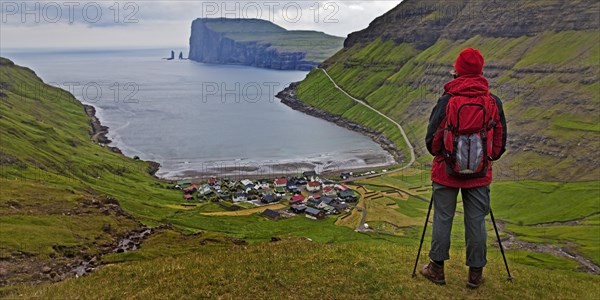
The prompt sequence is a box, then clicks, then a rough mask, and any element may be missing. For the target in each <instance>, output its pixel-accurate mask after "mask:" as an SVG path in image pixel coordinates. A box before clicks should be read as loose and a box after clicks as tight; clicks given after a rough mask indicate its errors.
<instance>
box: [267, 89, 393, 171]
mask: <svg viewBox="0 0 600 300" xmlns="http://www.w3.org/2000/svg"><path fill="white" fill-rule="evenodd" d="M298 84H299V82H293V83H291V84H290V85H289V86H288V87H286V88H285V89H284V90H283V91H281V92H279V93H277V95H276V97H277V98H279V99H280V100H281V103H283V104H285V105H287V106H289V107H290V108H292V109H294V110H297V111H301V112H303V113H305V114H307V115H310V116H313V117H317V118H320V119H323V120H326V121H329V122H332V123H335V124H336V125H338V126H341V127H344V128H346V129H349V130H352V131H356V132H358V133H361V134H363V135H366V136H368V137H369V138H371V139H372V140H373V141H374V142H376V143H377V144H379V145H380V146H381V148H383V150H385V151H387V152H388V153H390V154H391V155H392V156H393V157H394V160H396V161H397V162H398V161H404V153H403V152H402V151H401V150H400V149H398V148H397V147H396V145H394V143H393V142H392V141H391V140H389V139H388V138H387V137H385V136H384V135H383V134H382V133H381V132H378V131H376V130H373V129H371V128H368V127H366V126H363V125H361V124H358V123H356V122H352V121H350V120H348V119H346V118H344V117H341V116H338V115H334V114H332V113H329V112H326V111H323V110H320V109H318V108H315V107H312V106H310V105H307V104H306V103H304V102H302V101H300V100H298V98H297V97H296V88H297V87H298Z"/></svg>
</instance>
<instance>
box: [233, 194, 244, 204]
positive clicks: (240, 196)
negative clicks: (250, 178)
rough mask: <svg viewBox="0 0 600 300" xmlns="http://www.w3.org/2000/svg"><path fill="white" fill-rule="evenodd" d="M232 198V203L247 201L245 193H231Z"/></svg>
mask: <svg viewBox="0 0 600 300" xmlns="http://www.w3.org/2000/svg"><path fill="white" fill-rule="evenodd" d="M232 200H233V202H234V203H237V202H246V201H248V196H247V195H246V193H235V194H233V198H232Z"/></svg>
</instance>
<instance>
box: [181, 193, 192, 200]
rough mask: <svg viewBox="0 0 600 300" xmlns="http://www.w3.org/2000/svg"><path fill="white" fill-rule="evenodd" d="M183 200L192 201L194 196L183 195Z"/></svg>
mask: <svg viewBox="0 0 600 300" xmlns="http://www.w3.org/2000/svg"><path fill="white" fill-rule="evenodd" d="M183 198H184V199H185V200H194V196H192V195H190V194H185V195H183Z"/></svg>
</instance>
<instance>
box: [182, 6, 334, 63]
mask: <svg viewBox="0 0 600 300" xmlns="http://www.w3.org/2000/svg"><path fill="white" fill-rule="evenodd" d="M341 46H342V38H339V37H334V36H330V35H326V34H324V33H321V32H315V31H288V30H285V29H284V28H282V27H279V26H277V25H275V24H273V23H271V22H268V21H264V20H259V19H206V18H204V19H196V20H194V21H193V22H192V34H191V36H190V52H189V59H191V60H194V61H198V62H204V63H214V64H239V65H247V66H254V67H260V68H269V69H277V70H310V69H312V68H313V67H315V66H317V65H318V64H319V63H320V62H321V61H322V60H324V59H325V58H327V57H328V56H330V55H332V54H333V53H335V52H336V51H337V50H339V49H340V48H341Z"/></svg>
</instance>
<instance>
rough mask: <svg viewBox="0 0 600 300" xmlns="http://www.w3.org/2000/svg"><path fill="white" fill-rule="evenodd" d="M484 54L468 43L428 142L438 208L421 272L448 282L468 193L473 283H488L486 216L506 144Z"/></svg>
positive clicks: (440, 103)
mask: <svg viewBox="0 0 600 300" xmlns="http://www.w3.org/2000/svg"><path fill="white" fill-rule="evenodd" d="M483 62H484V59H483V56H482V55H481V53H480V52H479V50H477V49H473V48H466V49H464V50H463V51H461V52H460V54H459V56H458V58H457V59H456V63H455V64H454V71H453V72H452V74H453V75H454V80H452V81H450V82H448V83H446V85H445V86H444V94H443V95H442V97H440V98H439V100H438V102H437V104H436V106H435V107H434V108H433V111H432V112H431V116H430V118H429V126H428V127H427V135H426V138H425V142H426V144H427V150H428V151H429V153H431V154H432V155H433V156H435V157H434V159H433V166H432V169H431V181H432V186H433V195H432V201H433V205H434V207H435V209H434V216H433V233H432V240H431V250H430V252H429V258H430V261H429V263H428V264H427V265H425V266H424V267H423V269H422V270H421V274H422V275H423V276H425V277H426V278H427V279H429V280H430V281H432V282H434V283H437V284H442V285H443V284H445V283H446V280H445V277H444V261H445V260H447V259H449V258H450V255H449V250H450V232H451V230H452V220H453V218H454V213H455V209H456V197H457V196H458V192H459V190H460V191H461V193H462V199H463V208H464V224H465V242H466V250H467V253H466V264H467V266H469V274H468V281H467V286H468V287H470V288H477V287H479V286H480V285H481V284H482V283H483V267H484V266H485V264H486V262H487V260H486V251H487V246H486V239H487V232H486V228H485V216H486V215H487V214H488V213H489V212H490V187H489V186H490V183H491V182H492V161H494V160H497V159H499V158H500V156H502V154H503V153H504V151H505V147H506V121H505V118H504V111H503V110H502V102H501V101H500V99H499V98H498V97H496V96H495V95H493V94H491V93H490V91H489V88H488V81H487V79H486V78H485V77H484V76H483Z"/></svg>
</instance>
